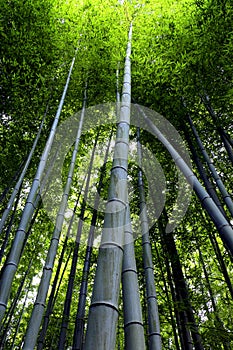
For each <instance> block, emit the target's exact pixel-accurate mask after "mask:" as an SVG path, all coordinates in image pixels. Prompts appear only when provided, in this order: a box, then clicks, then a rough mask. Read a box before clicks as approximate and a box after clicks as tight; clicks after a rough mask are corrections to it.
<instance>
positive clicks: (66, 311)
mask: <svg viewBox="0 0 233 350" xmlns="http://www.w3.org/2000/svg"><path fill="white" fill-rule="evenodd" d="M98 137H99V132H98V133H97V136H96V139H95V143H94V147H93V150H92V155H91V159H90V163H89V167H88V172H87V181H86V186H85V190H84V196H83V201H82V204H81V211H80V218H79V222H78V229H77V234H76V239H75V243H74V252H73V258H72V263H71V269H70V274H69V280H68V285H67V291H66V298H65V303H64V309H63V316H62V323H61V330H60V335H59V341H58V350H64V348H65V344H66V333H67V328H68V324H69V317H70V308H71V302H72V294H73V288H74V281H75V275H76V269H77V262H78V252H79V246H80V238H81V234H82V229H83V220H84V214H85V209H86V202H87V196H88V191H89V187H90V180H91V170H92V167H93V161H94V156H95V151H96V145H97V142H98Z"/></svg>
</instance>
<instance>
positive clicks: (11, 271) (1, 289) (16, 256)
mask: <svg viewBox="0 0 233 350" xmlns="http://www.w3.org/2000/svg"><path fill="white" fill-rule="evenodd" d="M76 52H77V50H76ZM75 57H76V54H75V56H74V58H73V60H72V63H71V66H70V70H69V74H68V77H67V81H66V84H65V87H64V90H63V94H62V97H61V100H60V103H59V106H58V110H57V113H56V116H55V119H54V122H53V125H52V128H51V131H50V135H49V137H48V140H47V143H46V146H45V149H44V152H43V155H42V157H41V160H40V163H39V166H38V169H37V172H36V175H35V178H34V180H33V183H32V187H31V190H30V192H29V195H28V198H27V201H26V204H25V207H24V210H23V214H22V218H21V221H20V224H19V227H18V230H17V232H16V235H15V239H14V242H13V245H12V248H11V252H10V255H9V258H8V260H7V262H6V266H5V269H4V272H3V276H2V282H1V285H0V322H1V320H2V318H3V316H4V313H5V310H6V307H7V302H8V299H9V295H10V291H11V286H12V281H13V279H14V276H15V273H16V270H17V267H18V263H19V260H20V257H21V254H22V250H23V245H24V240H25V237H26V231H27V227H28V225H29V223H30V221H31V218H32V215H33V212H34V210H35V198H36V196H37V193H38V189H39V183H40V179H41V177H42V174H43V170H44V169H45V165H46V161H47V158H48V154H49V151H50V149H51V146H52V143H53V139H54V136H55V132H56V128H57V125H58V121H59V118H60V115H61V110H62V107H63V104H64V100H65V96H66V93H67V89H68V86H69V82H70V77H71V73H72V69H73V66H74V62H75Z"/></svg>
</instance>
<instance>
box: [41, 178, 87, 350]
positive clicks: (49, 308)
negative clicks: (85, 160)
mask: <svg viewBox="0 0 233 350" xmlns="http://www.w3.org/2000/svg"><path fill="white" fill-rule="evenodd" d="M85 179H86V178H84V180H83V184H84V182H85ZM83 184H82V186H81V190H80V192H79V194H78V198H77V200H76V203H75V206H74V209H73V214H72V217H71V220H70V222H69V226H68V229H67V233H66V237H65V240H64V243H63V246H62V251H61V255H60V257H59V261H58V266H57V269H56V274H55V277H54V280H53V285H52V289H51V293H50V295H49V300H48V303H47V307H46V311H45V315H44V320H43V325H42V329H41V332H40V336H39V339H38V345H37V350H42V349H43V344H44V341H45V337H46V333H47V329H48V325H49V319H50V315H51V314H52V312H53V307H54V304H55V302H56V299H57V292H58V291H59V288H60V284H61V280H62V279H63V276H64V273H65V271H66V268H67V265H68V262H69V259H70V256H71V250H70V252H69V255H68V258H67V259H66V263H65V266H64V269H63V271H62V273H61V277H60V283H58V281H59V275H60V271H61V267H62V263H63V259H64V255H65V252H66V248H67V243H68V238H69V236H70V231H71V228H72V225H73V222H74V218H75V213H76V210H77V206H78V203H79V199H80V196H81V193H82V188H83ZM56 291H57V292H56Z"/></svg>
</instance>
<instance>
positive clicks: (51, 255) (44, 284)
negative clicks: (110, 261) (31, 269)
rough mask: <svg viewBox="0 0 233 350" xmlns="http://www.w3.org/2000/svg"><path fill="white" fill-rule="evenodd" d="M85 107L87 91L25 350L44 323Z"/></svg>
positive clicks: (34, 340) (35, 337)
mask: <svg viewBox="0 0 233 350" xmlns="http://www.w3.org/2000/svg"><path fill="white" fill-rule="evenodd" d="M85 107H86V89H85V93H84V102H83V108H82V113H81V118H80V122H79V127H78V131H77V135H76V140H75V146H74V150H73V154H72V158H71V162H70V167H69V173H68V176H67V181H66V185H65V189H64V193H63V196H62V200H61V204H60V208H59V211H58V214H57V218H56V224H55V229H54V231H53V235H52V239H51V243H50V247H49V250H48V254H47V259H46V263H45V266H44V268H43V274H42V278H41V281H40V285H39V288H38V293H37V297H36V301H35V303H34V307H33V310H32V314H31V318H30V321H29V325H28V329H27V332H26V336H25V342H24V345H23V349H24V350H29V349H33V348H34V346H35V345H36V340H37V336H38V333H39V329H40V325H41V321H42V317H43V313H44V309H45V302H46V297H47V293H48V289H49V284H50V279H51V276H52V270H53V266H54V260H55V257H56V253H57V248H58V244H59V239H60V234H61V230H62V225H63V221H64V214H65V210H66V207H67V202H68V196H69V192H70V188H71V184H72V177H73V173H74V168H75V161H76V157H77V153H78V148H79V142H80V137H81V132H82V125H83V120H84V114H85Z"/></svg>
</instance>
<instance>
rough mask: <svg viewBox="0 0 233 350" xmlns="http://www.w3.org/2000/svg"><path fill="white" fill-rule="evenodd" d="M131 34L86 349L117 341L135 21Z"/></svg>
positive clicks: (99, 347) (109, 346) (106, 345)
mask: <svg viewBox="0 0 233 350" xmlns="http://www.w3.org/2000/svg"><path fill="white" fill-rule="evenodd" d="M128 38H129V39H128V45H127V52H126V59H125V71H124V80H123V92H122V104H121V109H120V119H119V123H118V125H117V137H116V143H115V152H114V159H113V166H112V171H111V177H110V187H109V195H108V203H107V207H106V212H105V219H104V228H103V234H102V240H101V245H100V249H99V256H98V262H97V269H96V276H95V282H94V288H93V294H92V301H91V306H90V311H89V317H88V325H87V334H86V340H85V345H84V349H85V350H93V349H95V348H97V349H104V348H105V349H114V348H115V342H116V331H117V319H118V299H119V289H120V281H121V270H122V261H123V246H124V225H125V209H126V205H127V198H126V192H127V191H126V189H127V168H128V143H129V124H130V104H131V68H130V55H131V38H132V24H131V25H130V30H129V36H128ZM103 276H104V278H103Z"/></svg>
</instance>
